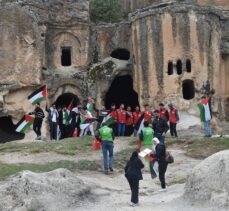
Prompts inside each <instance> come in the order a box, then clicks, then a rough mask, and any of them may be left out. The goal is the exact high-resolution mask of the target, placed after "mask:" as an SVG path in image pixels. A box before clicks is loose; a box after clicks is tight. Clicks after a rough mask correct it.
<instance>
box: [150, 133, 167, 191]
mask: <svg viewBox="0 0 229 211" xmlns="http://www.w3.org/2000/svg"><path fill="white" fill-rule="evenodd" d="M153 142H154V147H155V153H154V155H153V157H154V158H155V159H156V160H157V161H158V170H159V180H160V183H161V190H160V191H166V183H165V172H166V170H167V166H168V163H167V162H166V161H165V155H166V153H165V152H166V149H165V145H164V144H161V143H160V141H159V140H158V138H156V137H155V138H153Z"/></svg>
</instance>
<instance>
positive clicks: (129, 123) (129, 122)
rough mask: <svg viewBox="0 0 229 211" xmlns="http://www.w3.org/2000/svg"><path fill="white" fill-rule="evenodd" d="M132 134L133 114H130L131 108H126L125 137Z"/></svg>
mask: <svg viewBox="0 0 229 211" xmlns="http://www.w3.org/2000/svg"><path fill="white" fill-rule="evenodd" d="M132 133H133V113H132V112H131V107H130V106H128V107H127V111H126V132H125V136H131V135H132Z"/></svg>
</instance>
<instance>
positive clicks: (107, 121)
mask: <svg viewBox="0 0 229 211" xmlns="http://www.w3.org/2000/svg"><path fill="white" fill-rule="evenodd" d="M114 121H115V118H114V117H112V115H111V112H109V113H108V114H107V115H106V116H105V117H104V118H103V121H102V124H104V123H105V124H106V125H107V126H109V125H111V124H112V123H113V122H114Z"/></svg>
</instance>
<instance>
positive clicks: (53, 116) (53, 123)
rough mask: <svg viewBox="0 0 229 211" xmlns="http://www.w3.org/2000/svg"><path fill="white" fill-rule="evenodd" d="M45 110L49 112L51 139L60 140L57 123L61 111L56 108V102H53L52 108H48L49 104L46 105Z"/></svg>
mask: <svg viewBox="0 0 229 211" xmlns="http://www.w3.org/2000/svg"><path fill="white" fill-rule="evenodd" d="M45 110H46V111H47V112H48V113H49V125H50V139H51V140H53V139H54V140H58V134H57V123H58V117H59V113H58V111H57V110H56V105H55V103H53V104H52V106H51V107H50V108H48V106H47V105H46V108H45Z"/></svg>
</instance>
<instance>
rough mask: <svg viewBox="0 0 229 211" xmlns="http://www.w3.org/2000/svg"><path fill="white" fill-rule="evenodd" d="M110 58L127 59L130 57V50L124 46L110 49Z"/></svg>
mask: <svg viewBox="0 0 229 211" xmlns="http://www.w3.org/2000/svg"><path fill="white" fill-rule="evenodd" d="M110 56H111V57H112V58H115V59H120V60H129V59H130V52H129V51H128V50H127V49H125V48H118V49H116V50H114V51H112V53H111V55H110Z"/></svg>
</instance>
